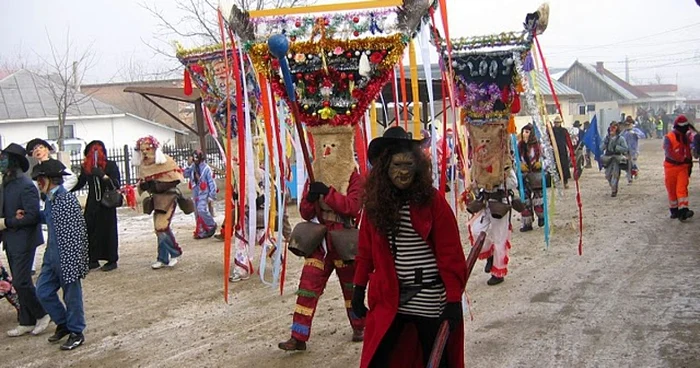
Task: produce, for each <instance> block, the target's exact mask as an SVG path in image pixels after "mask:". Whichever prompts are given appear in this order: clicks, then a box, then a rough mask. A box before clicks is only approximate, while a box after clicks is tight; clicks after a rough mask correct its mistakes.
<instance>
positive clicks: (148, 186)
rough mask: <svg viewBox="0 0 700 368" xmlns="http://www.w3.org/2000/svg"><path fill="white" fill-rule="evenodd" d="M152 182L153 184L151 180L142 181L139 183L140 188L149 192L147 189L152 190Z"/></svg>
mask: <svg viewBox="0 0 700 368" xmlns="http://www.w3.org/2000/svg"><path fill="white" fill-rule="evenodd" d="M152 184H153V182H152V181H150V180H149V181H142V182H140V183H139V189H141V190H142V191H144V192H147V191H149V190H151V187H152V186H153V185H152Z"/></svg>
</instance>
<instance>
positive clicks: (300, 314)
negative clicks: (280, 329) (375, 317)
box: [292, 248, 365, 341]
mask: <svg viewBox="0 0 700 368" xmlns="http://www.w3.org/2000/svg"><path fill="white" fill-rule="evenodd" d="M323 255H324V254H323V250H322V249H320V248H319V249H317V250H316V251H315V252H314V253H313V254H312V255H311V257H308V258H306V260H305V261H304V268H303V269H302V271H301V279H300V280H299V290H297V303H296V306H295V307H294V319H293V323H292V337H293V338H295V339H297V340H299V341H308V340H309V335H310V334H311V322H312V321H313V318H314V315H315V314H316V304H318V299H319V298H320V297H321V295H322V294H323V290H324V289H325V288H326V283H328V278H329V277H330V276H331V274H332V273H333V270H335V273H336V275H338V279H339V280H340V287H341V289H342V290H343V299H344V301H345V310H346V312H347V315H348V319H349V320H350V325H351V326H352V328H353V329H354V330H357V329H364V327H365V319H364V318H357V317H355V315H354V314H353V313H352V306H351V301H352V289H353V284H352V280H353V276H354V275H355V265H354V264H345V263H344V262H343V261H342V260H340V259H339V257H338V255H337V253H336V252H335V251H334V250H332V249H331V250H330V251H329V253H328V254H327V255H326V257H325V259H324V257H323Z"/></svg>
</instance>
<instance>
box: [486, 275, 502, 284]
mask: <svg viewBox="0 0 700 368" xmlns="http://www.w3.org/2000/svg"><path fill="white" fill-rule="evenodd" d="M503 280H504V279H503V277H496V276H491V278H490V279H489V281H486V285H489V286H493V285H498V284H500V283H502V282H503Z"/></svg>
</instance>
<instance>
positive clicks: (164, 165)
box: [134, 136, 184, 270]
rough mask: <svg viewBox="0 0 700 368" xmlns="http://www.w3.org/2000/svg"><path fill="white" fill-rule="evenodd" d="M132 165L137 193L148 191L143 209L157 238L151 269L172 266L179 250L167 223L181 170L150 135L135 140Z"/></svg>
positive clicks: (174, 205) (171, 214) (169, 221)
mask: <svg viewBox="0 0 700 368" xmlns="http://www.w3.org/2000/svg"><path fill="white" fill-rule="evenodd" d="M134 165H136V166H138V167H139V182H138V188H139V194H142V193H143V192H148V194H149V196H148V197H147V198H146V199H145V200H144V205H143V207H144V212H146V213H148V214H150V213H151V212H153V225H154V229H155V232H156V237H157V239H158V257H157V260H156V262H155V263H153V264H152V265H151V268H153V269H154V270H157V269H160V268H163V267H165V266H168V267H174V266H175V265H176V264H177V262H178V259H179V257H180V256H181V255H182V249H181V248H180V246H179V245H178V243H177V239H175V234H173V231H172V228H171V227H170V224H171V222H172V219H173V216H174V215H175V207H177V202H178V198H179V197H180V196H181V194H180V193H179V191H178V189H177V185H178V184H180V182H182V181H183V180H184V176H183V175H182V169H180V167H179V166H178V165H177V163H175V161H174V160H173V159H172V158H171V157H170V156H167V155H166V154H164V153H163V151H162V150H161V148H160V143H159V142H158V140H157V139H155V138H154V137H152V136H148V137H143V138H141V139H139V140H138V141H136V147H135V148H134Z"/></svg>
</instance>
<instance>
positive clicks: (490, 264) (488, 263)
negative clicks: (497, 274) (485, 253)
mask: <svg viewBox="0 0 700 368" xmlns="http://www.w3.org/2000/svg"><path fill="white" fill-rule="evenodd" d="M491 267H493V256H491V257H489V258H487V259H486V267H484V272H486V273H491Z"/></svg>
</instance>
